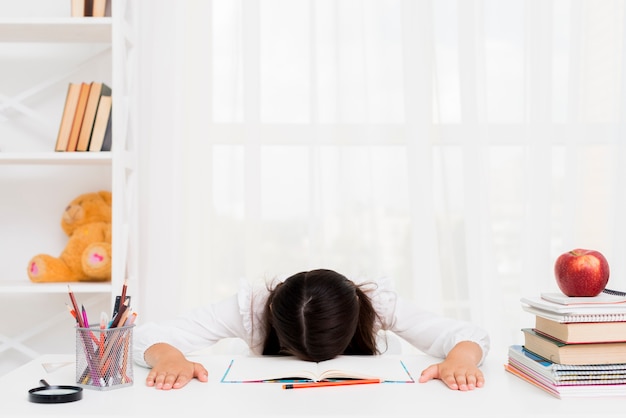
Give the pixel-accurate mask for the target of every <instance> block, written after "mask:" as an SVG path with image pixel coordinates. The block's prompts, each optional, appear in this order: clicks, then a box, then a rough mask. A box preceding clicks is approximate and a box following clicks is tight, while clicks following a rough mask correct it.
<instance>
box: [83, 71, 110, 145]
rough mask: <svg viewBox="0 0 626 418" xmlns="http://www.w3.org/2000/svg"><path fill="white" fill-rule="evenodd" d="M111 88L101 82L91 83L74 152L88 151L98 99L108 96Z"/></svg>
mask: <svg viewBox="0 0 626 418" xmlns="http://www.w3.org/2000/svg"><path fill="white" fill-rule="evenodd" d="M110 95H111V87H109V86H108V85H106V84H105V83H102V82H95V81H94V82H91V86H90V88H89V96H88V97H87V103H86V104H85V115H84V116H83V122H82V125H81V128H80V134H79V136H78V142H77V144H76V151H88V150H89V141H90V140H91V135H92V132H93V129H94V122H95V120H96V113H97V111H98V105H99V104H100V98H101V97H102V96H110Z"/></svg>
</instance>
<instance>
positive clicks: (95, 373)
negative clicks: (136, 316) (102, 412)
mask: <svg viewBox="0 0 626 418" xmlns="http://www.w3.org/2000/svg"><path fill="white" fill-rule="evenodd" d="M133 328H134V325H129V326H125V327H118V328H105V329H101V328H99V327H91V328H76V384H77V385H78V386H80V387H83V388H87V389H95V390H110V389H117V388H122V387H125V386H131V385H132V384H133V358H132V353H133V350H132V348H133Z"/></svg>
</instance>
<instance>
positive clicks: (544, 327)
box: [535, 315, 626, 344]
mask: <svg viewBox="0 0 626 418" xmlns="http://www.w3.org/2000/svg"><path fill="white" fill-rule="evenodd" d="M535 331H537V332H540V333H543V334H546V335H548V336H550V337H552V338H554V339H555V340H559V341H561V342H564V343H568V344H575V343H606V342H626V322H557V321H553V320H551V319H548V318H543V317H541V316H538V315H537V316H536V317H535Z"/></svg>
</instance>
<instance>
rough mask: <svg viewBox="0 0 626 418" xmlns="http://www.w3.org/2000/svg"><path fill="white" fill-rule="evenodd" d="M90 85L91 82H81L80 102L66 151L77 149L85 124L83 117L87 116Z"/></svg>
mask: <svg viewBox="0 0 626 418" xmlns="http://www.w3.org/2000/svg"><path fill="white" fill-rule="evenodd" d="M90 87H91V84H89V83H81V84H80V94H79V96H78V104H77V105H76V113H75V114H74V120H73V122H72V130H71V131H70V139H69V141H68V142H67V149H66V151H76V145H78V136H79V135H80V128H81V126H82V124H83V117H84V116H85V106H86V105H87V98H88V97H89V88H90Z"/></svg>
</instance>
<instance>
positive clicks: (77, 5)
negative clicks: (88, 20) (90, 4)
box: [71, 0, 87, 17]
mask: <svg viewBox="0 0 626 418" xmlns="http://www.w3.org/2000/svg"><path fill="white" fill-rule="evenodd" d="M86 3H87V2H86V0H72V2H71V14H72V17H83V16H86V15H85V13H86V12H87V10H86V9H85V6H86Z"/></svg>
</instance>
